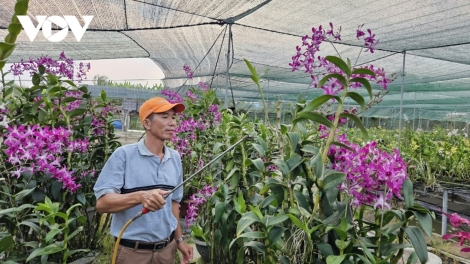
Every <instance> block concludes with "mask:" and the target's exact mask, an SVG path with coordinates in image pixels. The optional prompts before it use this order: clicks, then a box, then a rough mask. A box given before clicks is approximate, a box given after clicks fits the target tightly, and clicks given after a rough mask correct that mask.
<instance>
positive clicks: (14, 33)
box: [0, 0, 29, 79]
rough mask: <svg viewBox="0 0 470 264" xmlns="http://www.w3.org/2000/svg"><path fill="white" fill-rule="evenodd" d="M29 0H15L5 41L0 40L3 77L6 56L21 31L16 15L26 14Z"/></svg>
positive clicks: (0, 60)
mask: <svg viewBox="0 0 470 264" xmlns="http://www.w3.org/2000/svg"><path fill="white" fill-rule="evenodd" d="M28 4H29V0H17V1H16V4H15V12H14V14H13V17H12V18H11V23H10V25H9V26H8V34H7V35H6V37H5V42H0V73H1V74H2V79H3V76H4V75H3V67H5V64H6V62H7V59H8V57H9V56H10V55H11V53H12V52H13V50H14V49H15V42H16V38H17V37H18V35H19V34H20V32H21V28H22V26H21V23H20V21H19V20H18V17H17V16H23V15H26V13H27V11H28Z"/></svg>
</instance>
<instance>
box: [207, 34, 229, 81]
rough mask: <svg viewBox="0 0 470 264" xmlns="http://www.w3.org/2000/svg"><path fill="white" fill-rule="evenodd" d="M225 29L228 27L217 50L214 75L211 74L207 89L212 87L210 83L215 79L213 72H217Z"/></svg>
mask: <svg viewBox="0 0 470 264" xmlns="http://www.w3.org/2000/svg"><path fill="white" fill-rule="evenodd" d="M227 28H228V26H225V32H224V37H223V38H222V42H221V43H220V49H219V53H218V54H217V59H216V60H215V67H214V73H212V78H211V83H210V85H209V87H212V81H214V78H215V72H216V71H217V66H218V64H219V59H220V53H221V52H222V48H223V45H224V41H225V33H226V32H227Z"/></svg>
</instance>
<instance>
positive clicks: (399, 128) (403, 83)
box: [398, 50, 406, 151]
mask: <svg viewBox="0 0 470 264" xmlns="http://www.w3.org/2000/svg"><path fill="white" fill-rule="evenodd" d="M405 56H406V50H405V51H403V72H402V74H401V97H400V119H399V121H398V151H400V145H401V122H402V115H403V89H404V87H405Z"/></svg>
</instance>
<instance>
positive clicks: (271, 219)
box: [265, 214, 289, 226]
mask: <svg viewBox="0 0 470 264" xmlns="http://www.w3.org/2000/svg"><path fill="white" fill-rule="evenodd" d="M288 218H289V217H288V216H287V215H285V214H279V215H276V216H266V218H265V219H266V221H265V225H266V226H274V225H277V224H279V223H282V222H284V221H286V220H287V219H288Z"/></svg>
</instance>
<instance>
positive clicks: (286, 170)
mask: <svg viewBox="0 0 470 264" xmlns="http://www.w3.org/2000/svg"><path fill="white" fill-rule="evenodd" d="M273 163H274V164H276V166H277V168H278V169H279V170H281V172H282V173H283V174H284V175H289V173H290V169H289V166H288V165H287V163H286V162H285V161H283V160H281V159H275V160H273Z"/></svg>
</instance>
